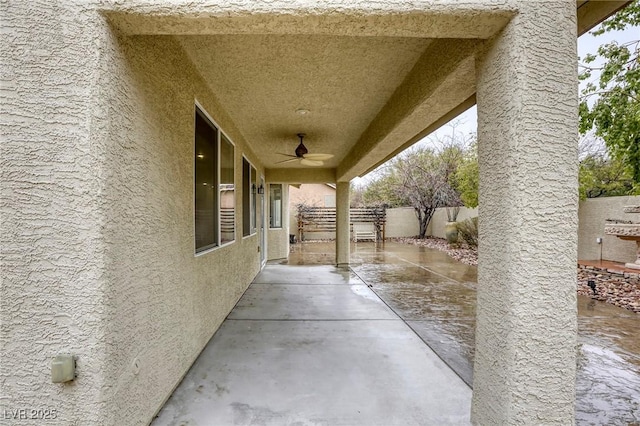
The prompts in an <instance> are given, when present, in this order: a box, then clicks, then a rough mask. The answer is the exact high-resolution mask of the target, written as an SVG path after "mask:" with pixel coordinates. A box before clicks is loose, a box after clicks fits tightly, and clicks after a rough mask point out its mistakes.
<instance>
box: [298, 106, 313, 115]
mask: <svg viewBox="0 0 640 426" xmlns="http://www.w3.org/2000/svg"><path fill="white" fill-rule="evenodd" d="M309 113H311V111H309V110H308V109H305V108H298V109H297V110H296V114H298V115H307V114H309Z"/></svg>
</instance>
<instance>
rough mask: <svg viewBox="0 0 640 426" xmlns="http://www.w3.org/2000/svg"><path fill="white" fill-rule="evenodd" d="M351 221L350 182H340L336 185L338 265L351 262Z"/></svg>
mask: <svg viewBox="0 0 640 426" xmlns="http://www.w3.org/2000/svg"><path fill="white" fill-rule="evenodd" d="M349 221H350V219H349V182H338V184H337V185H336V263H337V264H338V266H345V265H348V264H349V256H350V250H351V247H350V246H349V241H350V238H349V237H350V235H349Z"/></svg>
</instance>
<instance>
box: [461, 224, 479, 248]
mask: <svg viewBox="0 0 640 426" xmlns="http://www.w3.org/2000/svg"><path fill="white" fill-rule="evenodd" d="M457 228H458V236H459V237H461V238H462V239H463V240H464V241H465V242H466V243H467V244H469V245H470V246H473V247H477V246H478V218H477V217H472V218H471V219H467V220H465V221H464V222H458V224H457Z"/></svg>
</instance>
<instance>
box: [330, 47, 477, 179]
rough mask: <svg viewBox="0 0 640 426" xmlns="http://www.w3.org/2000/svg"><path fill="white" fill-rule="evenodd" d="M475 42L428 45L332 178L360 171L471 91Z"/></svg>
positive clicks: (411, 137)
mask: <svg viewBox="0 0 640 426" xmlns="http://www.w3.org/2000/svg"><path fill="white" fill-rule="evenodd" d="M477 44H478V41H475V40H449V39H444V40H437V41H435V42H433V43H432V44H431V45H429V47H427V49H426V50H425V52H424V53H423V54H422V56H421V57H420V59H419V60H418V61H417V62H416V64H415V66H414V67H413V69H412V70H411V72H409V74H408V75H407V77H406V78H405V79H404V81H403V82H402V83H401V84H400V86H399V87H398V88H397V89H396V91H395V92H394V94H393V95H392V96H391V97H390V98H389V100H388V101H387V103H386V104H385V106H384V107H383V108H382V109H381V110H380V112H379V113H378V115H377V116H376V118H375V119H374V120H373V121H372V122H371V124H370V125H369V127H368V128H367V129H366V130H365V131H364V132H363V134H362V135H361V137H360V138H359V140H358V142H357V143H356V144H355V145H354V147H353V148H352V149H351V151H350V152H349V153H348V154H347V156H346V157H345V158H344V159H343V161H342V162H341V163H340V165H339V166H338V170H337V176H336V177H337V179H338V180H339V181H346V180H351V179H353V178H354V177H356V176H359V175H362V174H364V173H365V172H366V170H368V169H370V167H371V165H372V164H379V163H380V162H382V161H384V159H385V158H388V157H389V155H390V153H394V152H399V150H400V148H401V147H407V146H408V145H410V144H409V143H408V142H407V141H412V140H414V139H415V138H416V136H417V135H419V134H423V133H424V131H425V129H428V128H429V127H430V126H431V125H432V124H433V123H435V122H436V121H438V120H439V119H440V118H441V117H442V116H443V115H445V114H447V113H449V112H450V111H451V110H453V109H455V108H456V107H457V106H458V105H460V104H461V103H462V102H464V101H465V100H466V99H468V98H469V97H470V96H472V95H473V94H474V93H475V59H474V54H475V50H476V46H477Z"/></svg>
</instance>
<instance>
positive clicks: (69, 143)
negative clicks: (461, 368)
mask: <svg viewBox="0 0 640 426" xmlns="http://www.w3.org/2000/svg"><path fill="white" fill-rule="evenodd" d="M627 3H629V1H595V0H588V1H585V0H578V1H576V2H572V1H563V0H552V1H548V2H544V4H541V3H539V2H530V1H523V0H506V1H503V0H477V1H465V2H459V1H455V0H415V1H410V2H408V1H405V0H384V1H381V2H371V1H369V0H348V1H347V0H331V1H326V2H310V1H296V2H290V1H283V0H274V1H271V0H269V1H240V2H228V1H222V0H205V1H200V2H192V1H181V0H129V1H110V0H97V1H90V2H87V1H83V0H64V1H59V2H40V3H38V2H17V1H16V2H11V5H10V7H5V8H4V9H6V10H5V12H6V13H5V15H6V19H5V21H6V25H5V26H6V31H4V33H3V34H4V36H5V37H6V38H7V40H8V43H7V45H8V46H10V48H7V49H4V51H3V52H2V56H3V60H6V62H7V64H8V66H7V69H8V70H9V71H8V76H7V78H6V81H7V90H6V91H5V93H6V97H7V102H4V103H3V106H4V107H5V108H6V109H5V111H6V113H4V114H2V119H3V120H4V122H5V123H4V124H5V128H6V129H7V143H4V144H3V167H2V172H3V173H2V174H3V190H4V191H5V193H6V194H7V195H8V196H7V197H6V199H3V204H2V207H3V220H2V232H0V238H1V240H2V241H1V242H2V247H3V252H2V253H1V257H2V259H1V260H2V264H3V265H5V266H4V267H3V271H2V272H3V287H2V289H1V290H0V293H1V294H0V296H2V300H3V302H4V304H3V306H4V307H5V308H4V309H2V310H0V322H2V324H3V327H2V330H1V333H0V342H3V343H6V344H4V345H2V349H1V350H0V356H1V357H2V362H0V366H1V367H2V368H1V369H0V382H1V383H2V384H3V388H2V394H3V395H4V396H5V397H6V398H5V399H4V401H3V404H4V406H6V407H7V408H8V409H11V410H18V411H19V410H20V409H22V408H24V407H32V408H38V407H51V408H55V410H57V411H56V412H57V416H58V417H57V421H58V422H59V423H64V424H76V423H82V424H108V425H110V424H113V425H119V424H123V419H126V421H125V422H126V423H128V424H147V423H148V422H149V421H150V419H151V418H153V416H154V415H155V413H157V412H158V410H159V408H160V407H161V406H162V405H163V403H164V402H165V401H166V399H167V397H168V395H169V394H170V392H171V391H172V389H174V388H175V386H176V384H177V383H178V382H180V381H181V380H182V378H183V377H184V375H185V373H186V372H187V371H188V370H189V369H190V367H191V365H192V364H193V362H194V360H195V359H196V358H197V357H198V354H200V353H203V356H201V357H200V359H201V360H202V359H204V358H206V355H207V354H208V353H209V351H210V350H213V351H214V354H215V356H214V358H213V361H214V362H222V363H221V364H218V365H217V368H216V370H217V371H218V372H219V374H221V375H222V376H216V377H214V378H212V376H207V377H209V378H204V377H200V378H198V379H197V380H196V379H195V378H193V381H192V382H190V380H192V379H191V377H192V376H189V378H187V379H185V381H184V382H183V388H184V387H185V386H186V387H188V386H190V385H189V383H193V385H194V386H195V387H194V388H193V389H192V390H193V392H195V394H194V396H195V397H197V398H191V400H194V401H198V400H199V399H198V398H204V396H205V395H206V397H207V398H213V400H204V402H203V405H202V407H205V406H206V407H208V406H211V405H215V404H216V403H218V402H220V401H222V402H220V403H221V404H223V405H224V406H225V407H226V406H227V405H229V404H235V405H231V407H236V409H235V411H234V410H233V409H231V411H229V410H222V411H221V412H220V413H217V414H215V415H218V416H228V417H225V418H224V419H223V418H222V417H220V418H219V419H220V421H221V422H222V421H223V420H225V419H226V420H229V419H231V420H233V419H234V418H235V419H236V420H237V421H238V422H242V421H244V420H243V419H249V420H248V421H251V419H252V418H253V417H251V416H253V415H254V414H252V413H254V412H256V411H257V412H262V413H263V417H261V418H262V419H269V418H272V419H275V418H277V416H278V415H282V416H285V417H286V416H288V415H293V414H291V413H293V412H292V411H290V408H291V407H294V406H296V407H302V408H300V410H302V411H297V413H301V414H300V416H302V417H303V418H306V419H308V421H309V422H313V421H316V420H317V421H316V423H322V422H329V423H330V422H331V421H332V418H327V417H322V418H320V417H317V416H319V415H320V414H319V413H323V414H322V415H323V416H330V415H331V414H330V413H335V414H334V415H335V416H337V417H340V418H344V419H346V420H345V422H347V423H348V422H349V421H351V420H353V421H356V420H357V419H358V417H356V416H364V413H368V415H370V416H371V417H369V418H367V419H363V423H367V422H369V423H371V422H378V421H379V422H384V421H386V420H389V421H391V420H392V419H390V418H389V417H387V416H391V415H393V416H397V415H402V416H406V417H404V418H401V419H399V422H401V423H405V424H408V423H412V422H414V420H412V419H416V418H419V419H421V421H422V422H425V421H426V420H425V419H427V420H428V419H433V420H434V421H433V423H446V422H454V423H455V422H468V421H469V417H470V419H471V421H472V422H473V423H475V424H478V425H484V424H521V423H524V424H559V425H566V424H572V423H573V422H574V399H575V398H574V395H575V364H576V362H575V361H576V351H575V347H576V343H577V340H576V330H577V323H576V315H575V314H576V310H577V303H576V295H575V289H576V276H575V264H576V260H577V250H576V248H577V241H576V240H577V236H576V230H577V208H578V195H577V190H576V189H577V175H578V162H577V155H576V154H577V143H576V141H577V129H576V124H577V106H578V99H577V90H576V88H577V71H576V62H577V54H576V36H577V35H578V34H581V33H583V32H585V31H587V30H588V29H590V28H592V27H593V26H594V25H596V24H597V23H598V22H601V21H602V20H603V19H605V18H606V17H607V16H609V15H611V14H612V13H614V12H615V11H616V10H618V9H619V8H621V7H623V6H624V5H625V4H627ZM474 104H476V105H477V107H478V156H479V181H480V188H479V204H480V212H479V241H480V253H479V266H478V283H479V286H478V289H479V291H478V294H477V312H475V321H476V338H475V342H476V351H475V359H474V389H473V396H471V391H470V390H469V388H468V387H467V386H466V385H465V384H464V383H463V381H461V380H460V379H458V378H457V376H456V375H455V374H453V373H452V372H451V371H450V370H448V369H447V368H446V367H445V366H444V365H443V364H442V363H439V362H438V359H437V357H435V356H433V354H432V353H431V352H430V350H429V348H427V347H426V346H425V345H424V344H422V343H421V340H420V339H419V338H418V337H417V336H416V334H415V333H413V332H411V330H410V329H409V328H408V327H407V324H406V323H405V322H404V321H402V320H401V319H400V318H399V317H398V316H397V315H396V314H395V313H394V312H392V311H390V310H389V309H388V308H387V307H386V306H385V304H384V303H381V302H380V300H379V299H377V298H376V297H375V296H374V295H373V294H372V293H371V291H370V289H369V288H368V287H367V286H366V285H364V284H363V283H362V282H360V281H359V280H358V279H357V278H355V277H352V275H351V274H350V273H346V272H344V271H346V270H342V269H340V267H346V266H347V265H348V264H349V263H350V262H351V261H352V260H353V255H354V253H351V246H350V242H349V238H350V235H349V226H350V218H349V191H350V189H349V188H350V182H351V180H352V179H354V178H355V177H358V176H363V175H364V174H366V173H367V172H368V171H370V170H373V169H375V168H376V167H377V166H379V165H381V164H383V163H384V162H385V161H387V160H388V159H389V158H392V157H393V156H395V155H396V154H397V153H399V152H401V151H402V150H404V149H405V148H407V147H409V146H411V145H412V144H414V143H416V142H417V141H419V140H421V139H422V138H423V137H425V136H426V135H428V134H430V133H431V132H433V131H434V130H436V129H438V128H439V127H440V126H442V125H443V124H444V123H446V122H448V121H449V120H451V119H452V118H454V117H456V116H457V115H459V114H460V113H461V112H463V111H465V110H467V109H468V108H470V107H471V106H473V105H474ZM302 133H304V134H306V138H305V139H304V141H305V144H306V147H307V148H308V153H309V154H315V155H321V154H322V155H323V156H328V157H326V158H327V159H326V160H323V161H324V163H322V162H321V164H319V165H318V164H317V162H316V164H315V167H313V168H312V167H310V166H308V164H309V161H312V163H313V160H312V159H307V158H304V157H303V156H299V155H298V153H299V151H298V149H297V148H296V145H298V143H299V142H298V138H297V134H302ZM300 142H301V139H300ZM305 150H306V148H305ZM300 152H302V151H300ZM294 153H295V156H294V155H293V154H294ZM316 158H317V157H316ZM323 158H324V157H323ZM305 160H306V161H305ZM296 183H332V184H335V186H336V201H335V204H336V212H337V217H336V246H335V251H334V252H332V253H331V256H330V257H331V259H332V262H333V263H332V265H334V264H337V265H338V267H334V266H323V267H322V268H319V269H309V267H308V266H305V267H301V268H297V269H296V268H294V267H293V266H287V267H284V266H278V265H273V264H270V265H268V266H267V267H266V269H265V270H264V271H262V268H263V266H264V265H265V261H267V260H273V259H278V258H283V257H286V256H287V255H288V254H289V234H290V226H289V224H288V223H287V219H286V217H287V215H286V212H285V211H284V210H283V208H282V206H285V205H286V202H287V198H288V194H287V188H288V186H289V185H290V184H296ZM276 212H277V213H278V214H276ZM283 218H284V219H283ZM276 219H278V220H276ZM352 270H357V269H356V267H355V265H352ZM261 271H262V272H261ZM294 271H302V272H298V273H294ZM312 271H314V272H312ZM341 271H342V272H341ZM344 274H347V275H346V276H345V275H344ZM441 275H446V274H445V273H441ZM256 277H257V278H256ZM336 279H337V281H335V280H336ZM352 279H353V280H354V282H351V280H352ZM365 284H367V283H365ZM249 285H250V288H249V290H248V291H247V292H246V294H245V290H247V287H248V286H249ZM285 290H286V291H285ZM243 294H244V296H243V298H242V300H240V298H241V296H242V295H243ZM239 300H240V302H239V303H238V304H237V302H238V301H239ZM338 301H340V303H338ZM234 306H235V309H234ZM230 312H231V313H230ZM225 318H227V319H226V322H225ZM223 322H224V325H223ZM365 325H366V327H365ZM374 326H375V327H374ZM219 327H221V328H220V331H219V332H218V333H217V334H216V331H217V330H218V329H219ZM232 331H233V332H232ZM312 331H313V333H312ZM214 334H215V336H216V337H215V338H214V339H213V341H212V343H210V344H209V345H208V346H207V342H209V341H210V339H211V336H212V335H214ZM234 336H236V337H234ZM220 340H222V343H219V344H216V342H217V341H220ZM400 341H401V342H402V344H394V343H397V342H400ZM218 346H219V347H218ZM212 347H213V349H211V348H212ZM203 348H206V349H204V352H202V351H203ZM285 349H286V350H285ZM347 349H349V351H347ZM216 350H217V351H219V352H216ZM283 352H287V353H288V355H287V357H283V356H281V355H282V353H283ZM310 354H313V355H314V357H313V358H311V357H310ZM219 355H220V356H219ZM57 356H63V357H64V358H65V359H66V360H67V361H68V365H75V366H74V367H73V368H74V369H75V371H74V374H69V375H67V376H65V378H67V379H68V380H66V381H64V382H58V381H54V380H52V374H51V370H52V368H51V362H52V360H53V359H54V358H55V357H57ZM316 356H317V357H316ZM223 360H226V361H223ZM336 360H342V362H335V361H336ZM240 361H242V362H240ZM225 362H226V364H225ZM336 365H337V367H336ZM198 368H199V367H198V363H197V364H196V367H194V369H193V370H192V372H193V371H197V370H198ZM271 370H273V371H279V372H284V373H286V374H287V375H284V376H283V375H274V376H272V375H271V372H272V371H271ZM229 371H232V372H233V374H228V376H225V374H227V372H229ZM203 376H204V374H203ZM242 377H245V378H247V377H251V379H252V382H255V383H260V385H255V384H249V382H248V381H243V380H242ZM274 377H276V378H279V379H278V381H275V380H274ZM282 377H286V378H287V379H286V381H282V380H283V379H282ZM423 379H424V380H423ZM426 379H428V380H426ZM201 380H204V381H205V382H199V381H201ZM207 380H209V381H208V382H207ZM214 383H215V385H216V387H215V390H214V388H209V386H213V385H214ZM345 383H346V384H348V385H349V386H344V387H340V386H338V384H345ZM241 384H242V385H241ZM201 385H202V386H203V388H199V386H201ZM217 386H220V388H218V387H217ZM181 389H182V388H181ZM274 389H277V390H279V391H278V392H275V391H274ZM339 389H344V391H339ZM205 390H207V391H208V392H205ZM400 390H403V392H402V394H401V396H399V395H400V394H399V393H398V392H399V391H400ZM405 391H406V392H405ZM180 392H181V391H180V390H179V391H178V393H177V394H176V395H178V394H179V393H180ZM341 392H343V393H341ZM376 392H377V393H376ZM201 394H202V395H203V396H202V397H200V396H199V395H201ZM258 396H259V400H260V401H261V402H260V403H259V404H258ZM443 396H445V397H446V399H447V401H448V402H444V401H442V400H441V398H443ZM323 398H325V399H323ZM187 399H189V398H187ZM216 400H217V401H218V402H216ZM383 401H384V404H383V403H382V402H383ZM225 404H226V405H225ZM172 406H173V404H172V403H171V402H170V403H169V405H167V406H166V407H165V410H164V411H163V414H161V418H160V419H164V418H165V417H164V416H173V414H170V411H171V407H172ZM179 407H180V405H175V410H177V411H176V413H177V414H176V415H178V417H180V416H181V414H180V410H185V411H184V414H185V416H186V415H195V414H197V413H200V412H202V413H203V415H205V416H206V415H207V414H206V413H208V412H209V408H206V409H205V408H197V409H196V408H193V409H187V408H185V407H182V408H179ZM304 407H306V408H304ZM385 407H386V408H385ZM329 409H330V410H329ZM358 409H360V411H361V412H360V413H358ZM261 410H262V411H261ZM469 412H471V414H469ZM164 413H167V414H164ZM273 413H276V414H273ZM277 413H280V414H277ZM327 413H329V414H327ZM174 414H175V413H174ZM198 415H199V414H198ZM234 416H236V417H234ZM269 416H271V417H269ZM412 416H416V417H412ZM432 416H437V417H432ZM438 416H439V417H438ZM172 418H173V417H172ZM323 419H324V420H323ZM213 420H214V419H211V421H213ZM160 421H161V420H158V422H160ZM162 421H164V420H162ZM266 421H267V420H265V422H266ZM294 421H298V420H295V419H293V418H292V422H294ZM427 423H428V422H427ZM208 424H211V422H208Z"/></svg>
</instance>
